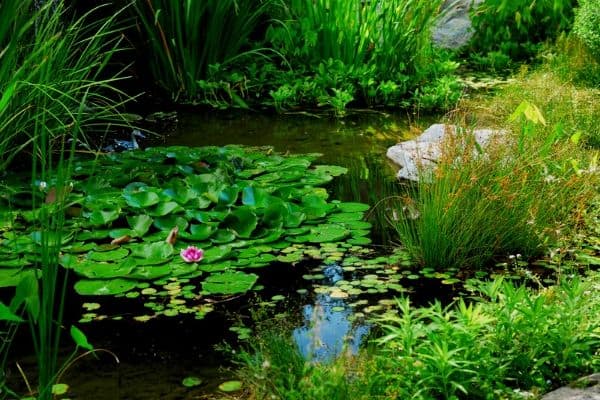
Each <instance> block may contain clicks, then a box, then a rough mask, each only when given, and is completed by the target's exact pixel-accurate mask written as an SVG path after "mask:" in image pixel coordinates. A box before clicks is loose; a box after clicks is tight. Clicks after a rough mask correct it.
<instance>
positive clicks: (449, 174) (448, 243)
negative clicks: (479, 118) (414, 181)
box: [394, 103, 598, 269]
mask: <svg viewBox="0 0 600 400" xmlns="http://www.w3.org/2000/svg"><path fill="white" fill-rule="evenodd" d="M517 111H518V112H516V113H515V114H514V119H516V120H519V121H520V122H519V123H520V124H521V130H520V131H517V132H514V133H513V134H510V135H508V134H507V136H506V137H505V138H504V139H501V141H496V142H495V143H491V144H490V145H488V146H487V147H486V148H485V149H481V147H479V146H478V145H476V144H475V142H474V140H472V136H471V135H469V134H463V135H460V134H459V135H457V136H456V137H455V138H454V139H451V140H449V141H448V142H447V143H445V146H444V148H443V150H442V152H443V153H444V154H443V156H442V159H441V160H440V162H439V163H438V164H437V168H436V170H435V172H434V173H433V176H431V175H428V174H425V173H424V172H423V173H422V174H421V177H422V178H421V182H420V184H419V186H418V187H417V188H414V189H412V190H409V192H408V193H407V195H406V202H407V203H409V204H407V206H410V207H411V208H412V209H415V210H417V212H418V217H417V218H416V219H410V218H401V219H399V220H398V221H396V222H394V226H395V227H396V229H397V232H398V235H399V237H400V240H401V242H402V244H403V245H404V246H406V248H407V249H408V250H409V252H410V253H411V254H412V256H413V258H414V259H415V260H417V261H418V262H419V263H420V264H422V265H426V266H428V267H432V268H440V269H443V268H448V267H457V268H467V267H471V268H481V267H484V266H485V265H486V264H488V263H490V262H491V261H493V259H494V257H495V256H508V255H510V254H522V255H523V256H524V257H535V256H538V255H540V254H542V253H543V252H544V251H545V249H546V247H547V246H548V245H549V244H550V243H552V242H553V241H555V240H556V239H557V237H558V236H559V235H560V231H561V230H565V229H568V228H569V227H573V226H574V225H575V224H577V222H578V221H577V217H576V215H577V214H576V212H577V209H578V208H583V207H585V205H586V203H587V201H589V200H590V199H591V197H592V196H593V195H594V193H595V191H596V185H597V184H598V174H597V172H595V170H594V168H595V167H594V166H593V165H594V163H595V161H594V160H593V157H592V160H588V161H589V163H590V164H588V163H587V162H588V161H585V160H586V158H585V156H584V155H583V154H582V153H581V151H580V150H578V146H577V143H576V142H577V139H576V137H573V138H569V136H567V135H565V132H564V130H563V129H562V127H561V126H560V125H558V126H557V127H555V128H554V129H553V130H552V131H551V132H550V133H548V134H547V136H544V135H543V134H542V132H543V129H541V128H538V127H543V124H544V123H545V121H544V120H543V117H542V116H541V114H539V110H538V109H537V108H536V107H535V106H533V105H532V104H530V103H522V105H521V107H519V109H518V110H517ZM530 119H532V120H530ZM580 157H581V158H580ZM588 167H589V169H588Z"/></svg>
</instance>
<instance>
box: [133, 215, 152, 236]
mask: <svg viewBox="0 0 600 400" xmlns="http://www.w3.org/2000/svg"><path fill="white" fill-rule="evenodd" d="M127 222H128V223H129V226H130V227H131V229H132V230H133V231H134V232H135V234H136V235H137V236H140V237H141V236H144V235H145V234H146V233H147V232H148V230H149V229H150V227H151V226H152V222H153V220H152V218H150V217H149V216H148V215H144V214H142V215H134V216H129V217H127Z"/></svg>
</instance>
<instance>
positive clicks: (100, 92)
mask: <svg viewBox="0 0 600 400" xmlns="http://www.w3.org/2000/svg"><path fill="white" fill-rule="evenodd" d="M35 3H36V2H34V1H33V0H18V1H17V0H6V1H2V2H1V3H0V16H1V17H0V18H2V21H1V23H0V44H1V48H2V51H0V58H1V61H2V62H1V63H0V93H2V96H1V97H0V154H1V155H0V171H1V172H5V171H8V169H9V168H13V167H14V165H13V164H11V162H13V161H14V160H15V157H17V156H23V157H21V158H22V159H25V160H26V161H28V162H29V163H30V164H31V187H32V207H33V209H34V210H35V211H36V213H37V218H36V222H35V223H36V231H35V232H34V234H33V237H34V242H35V246H34V247H33V249H32V253H33V254H32V256H33V257H35V259H36V267H37V268H36V269H34V270H33V271H35V272H32V273H29V274H23V276H22V279H21V281H20V282H19V284H18V285H17V288H16V291H15V295H14V297H13V299H12V301H11V303H10V305H9V306H8V307H6V306H4V305H3V307H2V310H3V314H2V318H0V319H4V320H9V321H10V323H11V324H13V325H12V326H11V327H10V328H9V330H8V331H7V332H8V336H7V338H8V342H6V343H4V344H3V346H2V351H3V354H2V363H3V364H2V367H4V366H5V363H6V360H7V354H8V351H9V349H10V340H11V339H12V337H14V334H15V330H16V328H15V327H16V325H15V324H17V323H19V322H22V320H23V319H26V320H27V322H28V325H29V327H30V332H31V337H32V341H33V348H34V351H35V355H36V359H37V367H38V368H37V389H34V388H31V391H32V392H35V393H30V394H31V395H33V394H35V395H36V398H38V399H41V400H45V399H51V398H53V394H52V386H53V384H54V383H55V382H56V379H57V377H58V376H59V375H60V367H59V363H58V351H59V345H60V341H61V336H62V333H63V329H64V327H63V325H62V324H63V311H64V307H65V301H66V294H67V272H66V271H64V272H61V273H59V271H63V270H62V269H61V268H59V264H58V258H59V255H60V250H61V247H62V244H63V240H66V239H67V238H68V232H65V226H64V222H65V209H66V201H67V197H68V196H67V193H68V191H69V183H70V176H71V171H72V160H73V157H74V154H75V151H76V146H78V145H79V144H81V143H82V142H83V143H84V144H85V142H87V139H88V137H89V135H91V134H94V132H97V131H100V132H102V133H104V132H105V130H106V129H108V128H109V127H110V125H111V124H114V123H117V124H118V123H122V122H119V121H123V119H122V118H121V117H120V114H119V106H120V105H121V104H122V102H123V101H126V100H127V99H129V97H127V96H125V95H124V94H123V93H122V92H120V91H119V90H118V89H117V88H116V87H115V86H114V84H115V83H116V82H117V81H119V80H120V79H123V76H122V74H121V72H119V71H117V73H116V74H112V75H111V74H109V75H108V77H107V78H104V77H103V76H104V75H103V74H104V73H105V70H106V67H107V65H108V64H109V62H110V60H111V57H112V56H113V55H114V54H115V53H117V52H119V51H121V49H122V46H121V37H120V35H119V34H118V31H119V30H118V28H117V26H116V19H117V18H118V16H119V14H122V11H121V12H119V13H117V14H116V15H112V16H110V17H108V18H104V17H98V14H101V13H100V12H99V8H100V7H98V8H94V9H92V10H91V11H89V12H88V13H86V14H85V15H83V16H81V17H78V18H76V19H74V20H71V19H70V18H68V17H67V13H66V11H65V4H64V2H63V1H53V2H46V3H45V4H44V5H42V6H41V7H40V8H36V4H35ZM26 153H29V157H28V159H27V157H25V155H26ZM40 182H43V183H44V184H45V186H46V188H47V190H52V191H53V192H54V193H55V195H54V196H46V199H45V200H44V198H43V197H40V196H39V193H37V191H38V190H39V189H40V188H41V186H40ZM15 317H16V318H15ZM71 336H72V337H73V339H74V340H75V343H76V345H77V348H79V347H85V348H87V349H89V350H91V349H92V347H91V346H90V345H89V343H87V340H85V336H84V335H83V334H82V333H81V331H79V330H78V329H77V328H75V327H71ZM74 356H75V353H74V354H73V355H72V356H71V359H72V358H73V357H74ZM67 362H68V360H67ZM3 370H4V368H3ZM2 383H4V382H2ZM3 389H5V388H3Z"/></svg>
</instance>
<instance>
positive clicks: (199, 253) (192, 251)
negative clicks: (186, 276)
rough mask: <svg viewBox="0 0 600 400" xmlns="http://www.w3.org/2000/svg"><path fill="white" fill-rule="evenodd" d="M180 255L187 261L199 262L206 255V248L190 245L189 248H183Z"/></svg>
mask: <svg viewBox="0 0 600 400" xmlns="http://www.w3.org/2000/svg"><path fill="white" fill-rule="evenodd" d="M179 255H180V256H181V258H183V260H184V261H185V262H189V263H192V262H198V261H200V260H202V258H203V257H204V250H202V249H199V248H197V247H196V246H188V247H187V248H185V249H182V250H181V252H180V253H179Z"/></svg>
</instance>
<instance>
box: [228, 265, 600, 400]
mask: <svg viewBox="0 0 600 400" xmlns="http://www.w3.org/2000/svg"><path fill="white" fill-rule="evenodd" d="M599 278H600V275H598V274H597V273H592V274H591V275H590V276H589V277H586V278H580V277H575V278H573V279H571V280H566V279H563V280H562V281H561V282H560V284H559V285H557V286H555V287H550V288H546V289H541V290H539V291H534V290H532V289H529V288H526V287H525V286H514V285H513V284H511V283H508V282H504V281H503V280H502V279H496V280H494V281H490V282H479V281H474V282H471V284H470V286H468V287H469V290H470V291H471V292H472V294H473V295H474V298H473V300H472V301H470V302H466V301H464V300H462V299H461V300H458V301H457V302H455V303H453V304H451V305H449V306H446V307H444V306H442V305H441V304H440V303H437V302H436V303H434V304H433V305H430V306H426V307H421V308H418V307H414V306H413V305H412V304H411V302H410V301H409V300H408V299H406V298H404V299H399V300H398V301H397V306H396V307H395V308H394V309H392V310H390V311H388V312H387V313H386V314H384V315H383V316H381V317H380V318H379V319H378V320H377V321H376V323H377V325H378V326H379V327H380V329H381V333H382V335H381V337H379V338H378V339H376V340H375V342H376V347H370V348H368V349H367V350H366V351H364V352H363V353H362V354H360V355H358V356H354V357H348V358H346V357H341V358H339V359H337V360H334V361H333V362H332V363H330V364H319V363H313V362H310V361H307V360H304V359H303V358H302V357H301V355H300V353H299V351H298V350H297V347H296V346H295V344H293V343H292V341H291V339H289V338H288V337H287V336H286V335H284V334H281V333H280V332H279V331H278V330H277V328H275V329H271V330H267V331H266V332H263V331H261V332H260V335H258V336H257V337H258V338H257V339H255V340H254V342H253V343H251V348H250V350H249V351H247V352H242V353H241V354H240V355H239V356H238V361H239V362H240V363H241V365H242V368H241V370H240V376H241V378H242V379H243V380H244V381H245V382H246V384H247V385H249V386H250V389H251V391H252V394H253V395H255V397H256V398H277V399H322V398H332V399H373V398H382V399H383V398H385V399H387V398H398V399H432V398H435V399H491V398H513V396H514V395H515V392H514V389H520V390H527V391H530V390H533V391H542V392H545V391H548V390H549V389H551V388H555V387H557V386H560V385H563V384H565V383H568V382H570V381H572V380H573V379H576V378H578V377H580V376H582V375H585V374H589V373H591V372H593V371H595V370H597V368H598V366H599V359H598V353H597V351H598V346H599V345H600V341H599V338H598V335H597V327H598V324H599V323H600V320H599V315H600V314H599V311H600V300H599V298H598V296H596V295H595V291H596V290H597V288H598V285H599V284H600V280H599Z"/></svg>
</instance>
